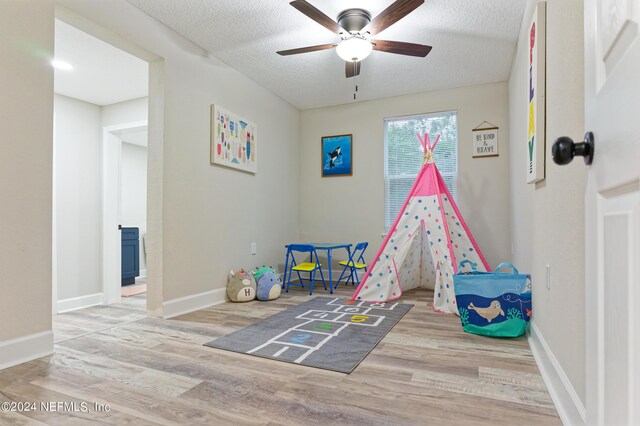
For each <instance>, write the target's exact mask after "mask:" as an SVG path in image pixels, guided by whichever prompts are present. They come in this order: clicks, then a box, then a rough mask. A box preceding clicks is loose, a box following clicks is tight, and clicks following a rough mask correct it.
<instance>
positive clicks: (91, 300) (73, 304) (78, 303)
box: [57, 293, 104, 314]
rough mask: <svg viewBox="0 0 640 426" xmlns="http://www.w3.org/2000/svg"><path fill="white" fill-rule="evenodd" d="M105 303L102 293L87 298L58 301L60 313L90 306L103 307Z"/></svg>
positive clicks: (80, 297) (89, 295)
mask: <svg viewBox="0 0 640 426" xmlns="http://www.w3.org/2000/svg"><path fill="white" fill-rule="evenodd" d="M103 303H104V300H103V297H102V293H95V294H88V295H86V296H79V297H72V298H71V299H63V300H58V304H57V306H58V309H57V311H58V313H59V314H62V313H64V312H69V311H75V310H77V309H83V308H88V307H90V306H96V305H102V304H103Z"/></svg>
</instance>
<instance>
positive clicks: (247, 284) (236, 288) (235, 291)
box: [227, 269, 256, 302]
mask: <svg viewBox="0 0 640 426" xmlns="http://www.w3.org/2000/svg"><path fill="white" fill-rule="evenodd" d="M227 296H229V300H231V301H232V302H248V301H250V300H253V299H255V298H256V282H255V281H254V279H253V277H252V276H251V274H247V273H246V272H245V271H244V270H242V269H240V270H239V271H238V272H233V270H231V272H229V278H228V279H227Z"/></svg>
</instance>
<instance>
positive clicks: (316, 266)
mask: <svg viewBox="0 0 640 426" xmlns="http://www.w3.org/2000/svg"><path fill="white" fill-rule="evenodd" d="M294 251H295V252H299V253H309V255H310V257H309V261H308V262H302V263H297V262H296V259H295V257H293V252H294ZM289 257H291V263H290V267H289V274H288V275H289V279H288V280H287V289H286V290H285V291H286V292H287V293H288V292H289V286H290V285H291V275H292V274H293V271H296V274H298V278H299V279H300V284H294V286H299V287H304V283H303V281H304V280H307V279H306V278H305V279H304V280H303V278H302V276H301V275H300V272H308V273H309V279H308V280H307V281H311V287H310V288H309V295H311V294H312V293H313V285H314V284H315V281H316V271H318V270H319V271H320V277H321V278H322V284H324V289H325V290H326V289H327V283H326V282H325V281H324V275H323V274H322V265H321V264H320V262H319V259H318V253H317V252H316V248H315V247H314V246H312V245H311V244H289V246H288V247H287V259H288V258H289ZM314 259H315V262H314Z"/></svg>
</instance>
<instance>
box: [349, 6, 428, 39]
mask: <svg viewBox="0 0 640 426" xmlns="http://www.w3.org/2000/svg"><path fill="white" fill-rule="evenodd" d="M422 3H424V0H396V1H395V2H394V3H392V4H391V6H389V7H388V8H386V9H385V10H383V11H382V12H380V14H379V15H378V16H376V17H375V18H373V20H372V21H371V22H369V25H367V26H366V27H364V28H363V29H362V31H361V32H360V33H361V34H362V33H364V32H366V31H369V33H370V34H371V35H376V34H378V33H379V32H381V31H383V30H385V29H387V28H389V27H390V26H391V25H393V24H395V23H396V22H398V21H399V20H401V19H402V18H404V17H405V16H407V15H408V14H410V13H411V12H413V11H414V10H415V9H416V8H417V7H418V6H420V5H421V4H422Z"/></svg>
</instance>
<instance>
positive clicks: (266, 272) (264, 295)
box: [252, 266, 282, 300]
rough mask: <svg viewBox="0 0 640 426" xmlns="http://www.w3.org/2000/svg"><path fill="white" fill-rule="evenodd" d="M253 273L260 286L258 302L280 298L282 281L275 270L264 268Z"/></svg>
mask: <svg viewBox="0 0 640 426" xmlns="http://www.w3.org/2000/svg"><path fill="white" fill-rule="evenodd" d="M252 273H253V277H254V278H255V280H256V283H257V285H258V300H274V299H277V298H278V297H280V291H281V290H282V281H280V277H279V276H278V274H276V271H274V270H273V268H269V267H268V266H263V267H261V268H257V271H253V272H252Z"/></svg>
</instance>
